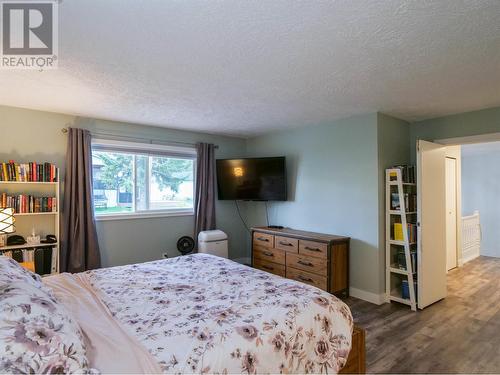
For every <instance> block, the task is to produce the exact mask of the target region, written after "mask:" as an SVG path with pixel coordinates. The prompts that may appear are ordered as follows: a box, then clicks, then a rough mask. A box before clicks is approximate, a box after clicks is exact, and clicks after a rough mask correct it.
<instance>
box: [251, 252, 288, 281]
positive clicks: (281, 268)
mask: <svg viewBox="0 0 500 375" xmlns="http://www.w3.org/2000/svg"><path fill="white" fill-rule="evenodd" d="M253 266H254V267H255V268H257V269H259V270H262V271H266V272H269V273H272V274H275V275H278V276H283V277H285V265H284V264H278V263H273V262H268V261H267V260H261V259H258V258H255V257H254V258H253Z"/></svg>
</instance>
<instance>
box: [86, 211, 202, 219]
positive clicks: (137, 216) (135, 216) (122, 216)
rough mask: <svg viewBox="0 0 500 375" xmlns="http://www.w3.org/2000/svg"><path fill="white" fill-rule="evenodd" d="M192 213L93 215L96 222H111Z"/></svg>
mask: <svg viewBox="0 0 500 375" xmlns="http://www.w3.org/2000/svg"><path fill="white" fill-rule="evenodd" d="M193 215H194V211H169V212H165V211H161V212H144V213H137V212H134V213H130V214H114V215H95V220H96V221H112V220H137V219H153V218H161V217H175V216H193Z"/></svg>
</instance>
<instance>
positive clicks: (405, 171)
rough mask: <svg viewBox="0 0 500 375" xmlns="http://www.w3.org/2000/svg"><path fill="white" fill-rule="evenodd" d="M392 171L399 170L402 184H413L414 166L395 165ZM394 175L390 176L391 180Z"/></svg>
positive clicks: (414, 178)
mask: <svg viewBox="0 0 500 375" xmlns="http://www.w3.org/2000/svg"><path fill="white" fill-rule="evenodd" d="M392 169H399V170H400V171H401V179H402V180H403V183H407V184H414V183H415V182H416V169H417V168H416V167H415V166H414V165H395V166H393V167H392ZM395 177H396V175H395V174H394V176H393V175H391V179H392V178H395Z"/></svg>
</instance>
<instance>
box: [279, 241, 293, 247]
mask: <svg viewBox="0 0 500 375" xmlns="http://www.w3.org/2000/svg"><path fill="white" fill-rule="evenodd" d="M280 245H283V246H293V244H292V243H290V242H283V241H280Z"/></svg>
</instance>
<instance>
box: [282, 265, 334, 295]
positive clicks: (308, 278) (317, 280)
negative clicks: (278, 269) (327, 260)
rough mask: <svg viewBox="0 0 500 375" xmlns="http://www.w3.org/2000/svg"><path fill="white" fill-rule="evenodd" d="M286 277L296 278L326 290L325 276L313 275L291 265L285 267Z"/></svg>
mask: <svg viewBox="0 0 500 375" xmlns="http://www.w3.org/2000/svg"><path fill="white" fill-rule="evenodd" d="M286 277H287V278H289V279H292V280H297V281H300V282H303V283H306V284H309V285H312V286H315V287H317V288H320V289H323V290H327V285H326V277H324V276H319V275H315V274H314V273H311V272H306V271H301V270H298V269H295V268H292V267H287V268H286Z"/></svg>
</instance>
